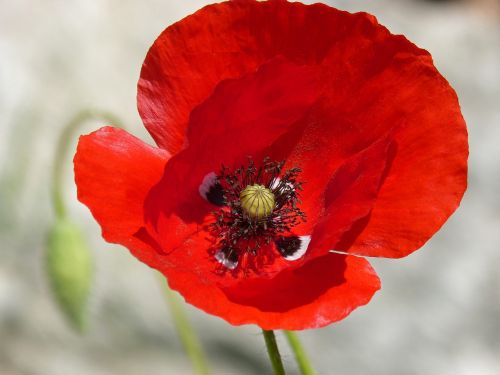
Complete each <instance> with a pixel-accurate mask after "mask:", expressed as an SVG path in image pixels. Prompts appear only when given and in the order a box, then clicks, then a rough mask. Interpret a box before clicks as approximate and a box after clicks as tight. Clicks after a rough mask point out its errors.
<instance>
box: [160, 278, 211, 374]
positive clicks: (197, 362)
mask: <svg viewBox="0 0 500 375" xmlns="http://www.w3.org/2000/svg"><path fill="white" fill-rule="evenodd" d="M160 277H161V278H162V279H163V276H161V275H160ZM162 283H163V286H164V290H165V296H166V297H167V302H168V304H169V306H170V311H171V313H172V319H173V321H174V325H175V328H176V329H177V334H178V335H179V338H180V339H181V342H182V345H183V346H184V350H185V351H186V353H187V355H188V357H189V358H190V360H191V363H192V364H193V367H194V369H195V371H196V373H197V374H198V375H208V374H209V371H208V365H207V361H206V359H205V354H204V353H203V350H202V349H201V345H200V343H199V342H198V339H197V337H196V334H195V333H194V330H193V328H192V327H191V324H190V323H189V320H188V318H187V316H186V311H185V310H184V308H183V306H182V304H181V302H180V301H179V297H178V296H177V295H176V294H175V293H174V292H173V291H172V289H170V288H169V286H168V284H167V282H166V280H162Z"/></svg>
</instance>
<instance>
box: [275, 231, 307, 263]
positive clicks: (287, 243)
mask: <svg viewBox="0 0 500 375" xmlns="http://www.w3.org/2000/svg"><path fill="white" fill-rule="evenodd" d="M301 241H302V240H301V239H300V238H299V237H297V236H290V237H280V238H278V239H277V240H276V241H275V243H276V247H277V248H278V251H279V252H280V254H281V255H283V257H285V258H287V257H290V256H293V255H294V254H295V253H296V252H297V251H298V250H299V249H300V245H301Z"/></svg>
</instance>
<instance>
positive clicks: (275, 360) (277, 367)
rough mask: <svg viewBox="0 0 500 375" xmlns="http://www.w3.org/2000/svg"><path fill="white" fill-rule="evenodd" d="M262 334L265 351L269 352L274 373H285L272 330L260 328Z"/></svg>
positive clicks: (277, 374)
mask: <svg viewBox="0 0 500 375" xmlns="http://www.w3.org/2000/svg"><path fill="white" fill-rule="evenodd" d="M262 333H263V334H264V340H265V341H266V347H267V353H268V354H269V359H270V360H271V364H272V365H273V370H274V374H275V375H285V368H284V367H283V362H282V361H281V355H280V352H279V350H278V344H277V343H276V337H275V336H274V332H273V331H266V330H262Z"/></svg>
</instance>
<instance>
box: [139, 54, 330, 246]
mask: <svg viewBox="0 0 500 375" xmlns="http://www.w3.org/2000/svg"><path fill="white" fill-rule="evenodd" d="M318 87H319V82H318V77H317V74H316V70H315V69H312V68H309V67H302V66H298V65H295V64H292V63H289V62H287V61H286V60H284V59H282V58H277V59H274V60H272V61H270V62H269V63H267V64H265V65H263V66H262V67H261V68H260V69H259V70H258V71H257V72H256V73H253V74H249V75H247V76H244V77H242V78H240V79H237V80H229V81H224V82H222V83H221V84H220V85H219V86H218V87H217V88H216V90H215V91H214V93H213V95H212V96H210V98H209V99H207V100H206V101H205V102H204V103H203V104H202V105H200V106H199V107H198V108H197V109H196V110H195V111H193V113H192V115H191V120H190V128H189V131H188V144H189V147H188V148H186V149H185V150H183V151H182V152H181V153H179V154H177V155H175V156H174V157H172V159H170V161H169V162H168V164H167V166H166V168H165V173H164V176H163V178H162V180H161V181H160V183H159V184H158V185H157V186H156V187H155V188H154V190H152V192H151V194H150V196H149V197H148V203H147V209H146V211H147V217H148V222H150V223H151V227H150V231H151V233H152V234H153V233H154V232H157V236H158V238H159V239H158V241H159V242H162V241H163V244H164V248H165V249H167V251H168V250H170V249H172V248H174V247H176V244H178V243H181V242H182V241H183V240H184V238H185V237H186V236H189V235H192V234H193V233H194V232H195V231H196V230H197V226H198V225H199V224H201V223H202V222H203V221H204V217H205V216H206V215H207V214H209V213H210V212H211V211H212V210H213V208H214V207H213V206H211V205H210V204H208V203H207V202H206V201H205V200H204V199H203V198H202V197H201V196H200V193H199V186H200V184H201V183H202V181H203V178H204V177H205V176H206V175H207V174H209V173H211V172H215V173H218V172H219V171H220V168H221V166H222V165H224V166H226V167H228V168H230V169H233V168H236V167H239V166H241V165H242V164H246V163H247V157H248V156H251V157H253V158H254V160H255V161H256V163H260V162H261V161H262V159H263V157H264V156H267V155H265V153H266V152H265V151H264V150H266V149H267V148H269V147H270V146H272V145H273V144H274V143H275V142H276V140H277V139H279V138H280V137H281V136H283V135H284V134H285V133H287V132H289V131H290V130H291V129H294V127H297V126H300V125H301V124H302V123H301V122H300V120H301V119H302V118H303V117H304V116H305V115H306V114H307V112H308V111H309V110H310V108H311V106H312V105H313V104H314V102H315V101H316V99H317V97H318V96H319V95H320V90H319V89H318ZM275 151H276V148H275ZM170 219H171V220H170ZM176 238H177V239H176ZM165 241H166V242H165Z"/></svg>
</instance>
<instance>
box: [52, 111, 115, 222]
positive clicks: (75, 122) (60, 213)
mask: <svg viewBox="0 0 500 375" xmlns="http://www.w3.org/2000/svg"><path fill="white" fill-rule="evenodd" d="M90 120H103V121H105V122H107V123H110V124H113V125H114V126H117V127H122V126H121V125H120V123H121V122H120V120H118V119H117V118H116V117H115V116H114V115H113V114H111V113H109V112H106V111H101V110H83V111H81V112H79V113H77V114H76V115H75V116H74V117H73V118H72V119H71V120H70V121H68V123H67V124H66V125H65V126H64V128H63V131H62V133H61V135H60V137H59V140H58V142H57V149H56V153H55V158H54V169H53V174H52V202H53V205H54V210H55V212H56V215H57V217H58V218H63V217H65V216H66V205H65V204H64V199H63V194H62V181H63V171H64V161H65V160H66V157H67V156H68V151H69V146H70V144H71V142H70V141H71V140H72V139H73V138H74V137H76V134H77V130H78V129H79V128H80V126H82V125H83V124H84V123H86V122H87V121H90Z"/></svg>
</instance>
